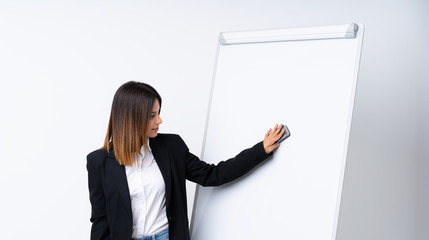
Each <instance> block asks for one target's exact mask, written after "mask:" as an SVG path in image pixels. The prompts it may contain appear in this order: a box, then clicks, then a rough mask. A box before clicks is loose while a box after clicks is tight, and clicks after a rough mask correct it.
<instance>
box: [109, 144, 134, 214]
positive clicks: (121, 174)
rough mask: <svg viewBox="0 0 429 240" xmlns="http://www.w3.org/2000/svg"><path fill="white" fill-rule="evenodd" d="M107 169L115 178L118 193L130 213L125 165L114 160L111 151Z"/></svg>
mask: <svg viewBox="0 0 429 240" xmlns="http://www.w3.org/2000/svg"><path fill="white" fill-rule="evenodd" d="M108 164H109V166H108V167H109V169H110V171H111V174H112V176H113V179H115V182H116V184H117V187H118V189H119V194H120V195H121V197H122V200H124V203H125V207H126V209H127V210H128V211H129V213H130V214H132V211H131V198H130V190H129V188H128V181H127V175H126V173H125V167H124V166H123V165H119V163H118V161H116V158H115V154H114V153H113V152H110V153H109V161H108Z"/></svg>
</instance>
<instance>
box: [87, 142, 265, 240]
mask: <svg viewBox="0 0 429 240" xmlns="http://www.w3.org/2000/svg"><path fill="white" fill-rule="evenodd" d="M149 142H150V148H151V150H152V153H153V155H154V157H155V160H156V162H157V164H158V166H159V168H160V170H161V174H162V176H163V178H164V181H165V194H166V209H167V218H168V224H169V238H170V240H189V239H190V237H189V228H188V226H189V224H188V216H187V203H186V184H185V180H186V179H188V180H190V181H193V182H195V183H198V184H200V185H202V186H219V185H221V184H224V183H227V182H230V181H232V180H234V179H237V178H239V177H241V176H243V175H244V174H246V173H247V172H249V171H250V170H251V169H252V168H254V167H255V166H257V165H258V164H259V163H261V162H262V161H263V160H264V159H266V158H267V157H268V156H269V155H267V154H266V153H265V151H264V147H263V144H262V142H260V143H258V144H256V145H255V146H253V147H252V148H249V149H246V150H244V151H242V152H241V153H239V154H238V155H237V156H236V157H235V158H231V159H229V160H227V161H222V162H220V163H218V164H217V165H213V164H207V163H205V162H203V161H201V160H200V159H198V157H196V156H195V155H193V154H192V153H190V152H189V149H188V147H187V146H186V144H185V143H184V142H183V140H182V139H181V138H180V137H179V136H178V135H173V134H158V136H157V137H155V138H152V139H150V141H149ZM87 169H88V185H89V198H90V201H91V206H92V212H91V219H90V220H91V222H92V228H91V240H99V239H110V240H114V239H115V240H116V239H117V240H130V239H131V234H132V227H133V220H132V213H131V200H130V193H129V189H128V183H127V177H126V174H125V167H124V166H123V165H119V164H118V162H117V161H116V159H115V155H114V153H113V151H111V152H109V153H108V152H107V151H105V150H96V151H94V152H92V153H90V154H88V156H87Z"/></svg>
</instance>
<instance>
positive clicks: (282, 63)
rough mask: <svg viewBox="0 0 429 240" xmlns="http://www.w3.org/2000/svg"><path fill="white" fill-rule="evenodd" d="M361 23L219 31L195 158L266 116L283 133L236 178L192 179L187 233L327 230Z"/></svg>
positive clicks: (229, 152) (260, 129) (260, 234)
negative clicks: (285, 134)
mask: <svg viewBox="0 0 429 240" xmlns="http://www.w3.org/2000/svg"><path fill="white" fill-rule="evenodd" d="M363 29H364V28H363V25H362V24H347V25H338V26H326V27H315V28H299V29H277V30H262V31H245V32H232V33H221V34H220V37H219V44H218V54H217V61H216V66H215V71H214V78H213V85H212V93H211V102H210V107H209V112H208V116H207V124H206V130H205V138H204V144H203V151H202V154H201V156H202V159H203V160H204V161H206V162H209V163H217V162H219V161H221V160H225V159H228V158H230V157H232V156H235V155H236V154H237V153H239V152H240V151H241V150H242V149H245V148H248V147H251V146H252V145H254V144H255V143H256V142H258V141H261V140H262V139H263V136H264V134H265V132H266V131H267V130H268V129H269V128H270V127H272V126H273V125H274V124H275V123H284V124H286V125H287V126H288V128H289V130H290V132H291V136H290V137H289V138H288V139H286V140H285V141H284V142H282V144H281V146H280V147H279V148H278V149H277V150H276V151H275V153H274V155H273V157H272V158H271V159H269V160H267V161H266V162H264V163H263V164H261V165H260V166H258V167H257V168H256V169H255V170H253V171H252V172H251V173H250V174H248V175H246V176H244V177H242V178H241V179H238V180H236V181H234V182H232V183H229V184H226V185H223V186H220V187H215V188H212V187H208V188H204V187H199V186H198V187H197V190H196V191H197V192H196V197H195V202H194V210H193V216H192V223H191V236H192V239H193V240H219V239H223V240H229V239H231V240H232V239H234V240H236V239H258V238H261V239H293V240H304V239H309V240H310V239H311V240H314V239H317V240H325V239H326V240H328V239H329V240H332V239H335V234H336V227H337V220H338V213H339V208H340V200H341V189H342V182H343V175H344V168H345V163H346V156H347V146H348V139H349V132H350V125H351V119H352V112H353V102H354V96H355V89H356V82H357V76H358V68H359V60H360V52H361V47H362V40H363Z"/></svg>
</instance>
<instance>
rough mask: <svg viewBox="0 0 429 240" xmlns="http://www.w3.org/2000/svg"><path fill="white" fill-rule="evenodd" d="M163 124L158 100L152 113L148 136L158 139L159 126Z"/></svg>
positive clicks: (148, 125)
mask: <svg viewBox="0 0 429 240" xmlns="http://www.w3.org/2000/svg"><path fill="white" fill-rule="evenodd" d="M161 123H162V119H161V117H160V116H159V102H158V99H156V100H155V103H154V104H153V107H152V111H151V113H150V117H149V122H148V124H147V132H146V136H147V137H150V138H154V137H156V136H157V135H158V130H159V124H161Z"/></svg>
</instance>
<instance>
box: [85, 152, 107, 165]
mask: <svg viewBox="0 0 429 240" xmlns="http://www.w3.org/2000/svg"><path fill="white" fill-rule="evenodd" d="M108 156H109V152H107V151H106V149H97V150H95V151H92V152H90V153H89V154H88V155H87V156H86V159H87V160H88V162H92V163H93V164H96V163H101V162H104V160H105V159H106V158H107V157H108Z"/></svg>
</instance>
